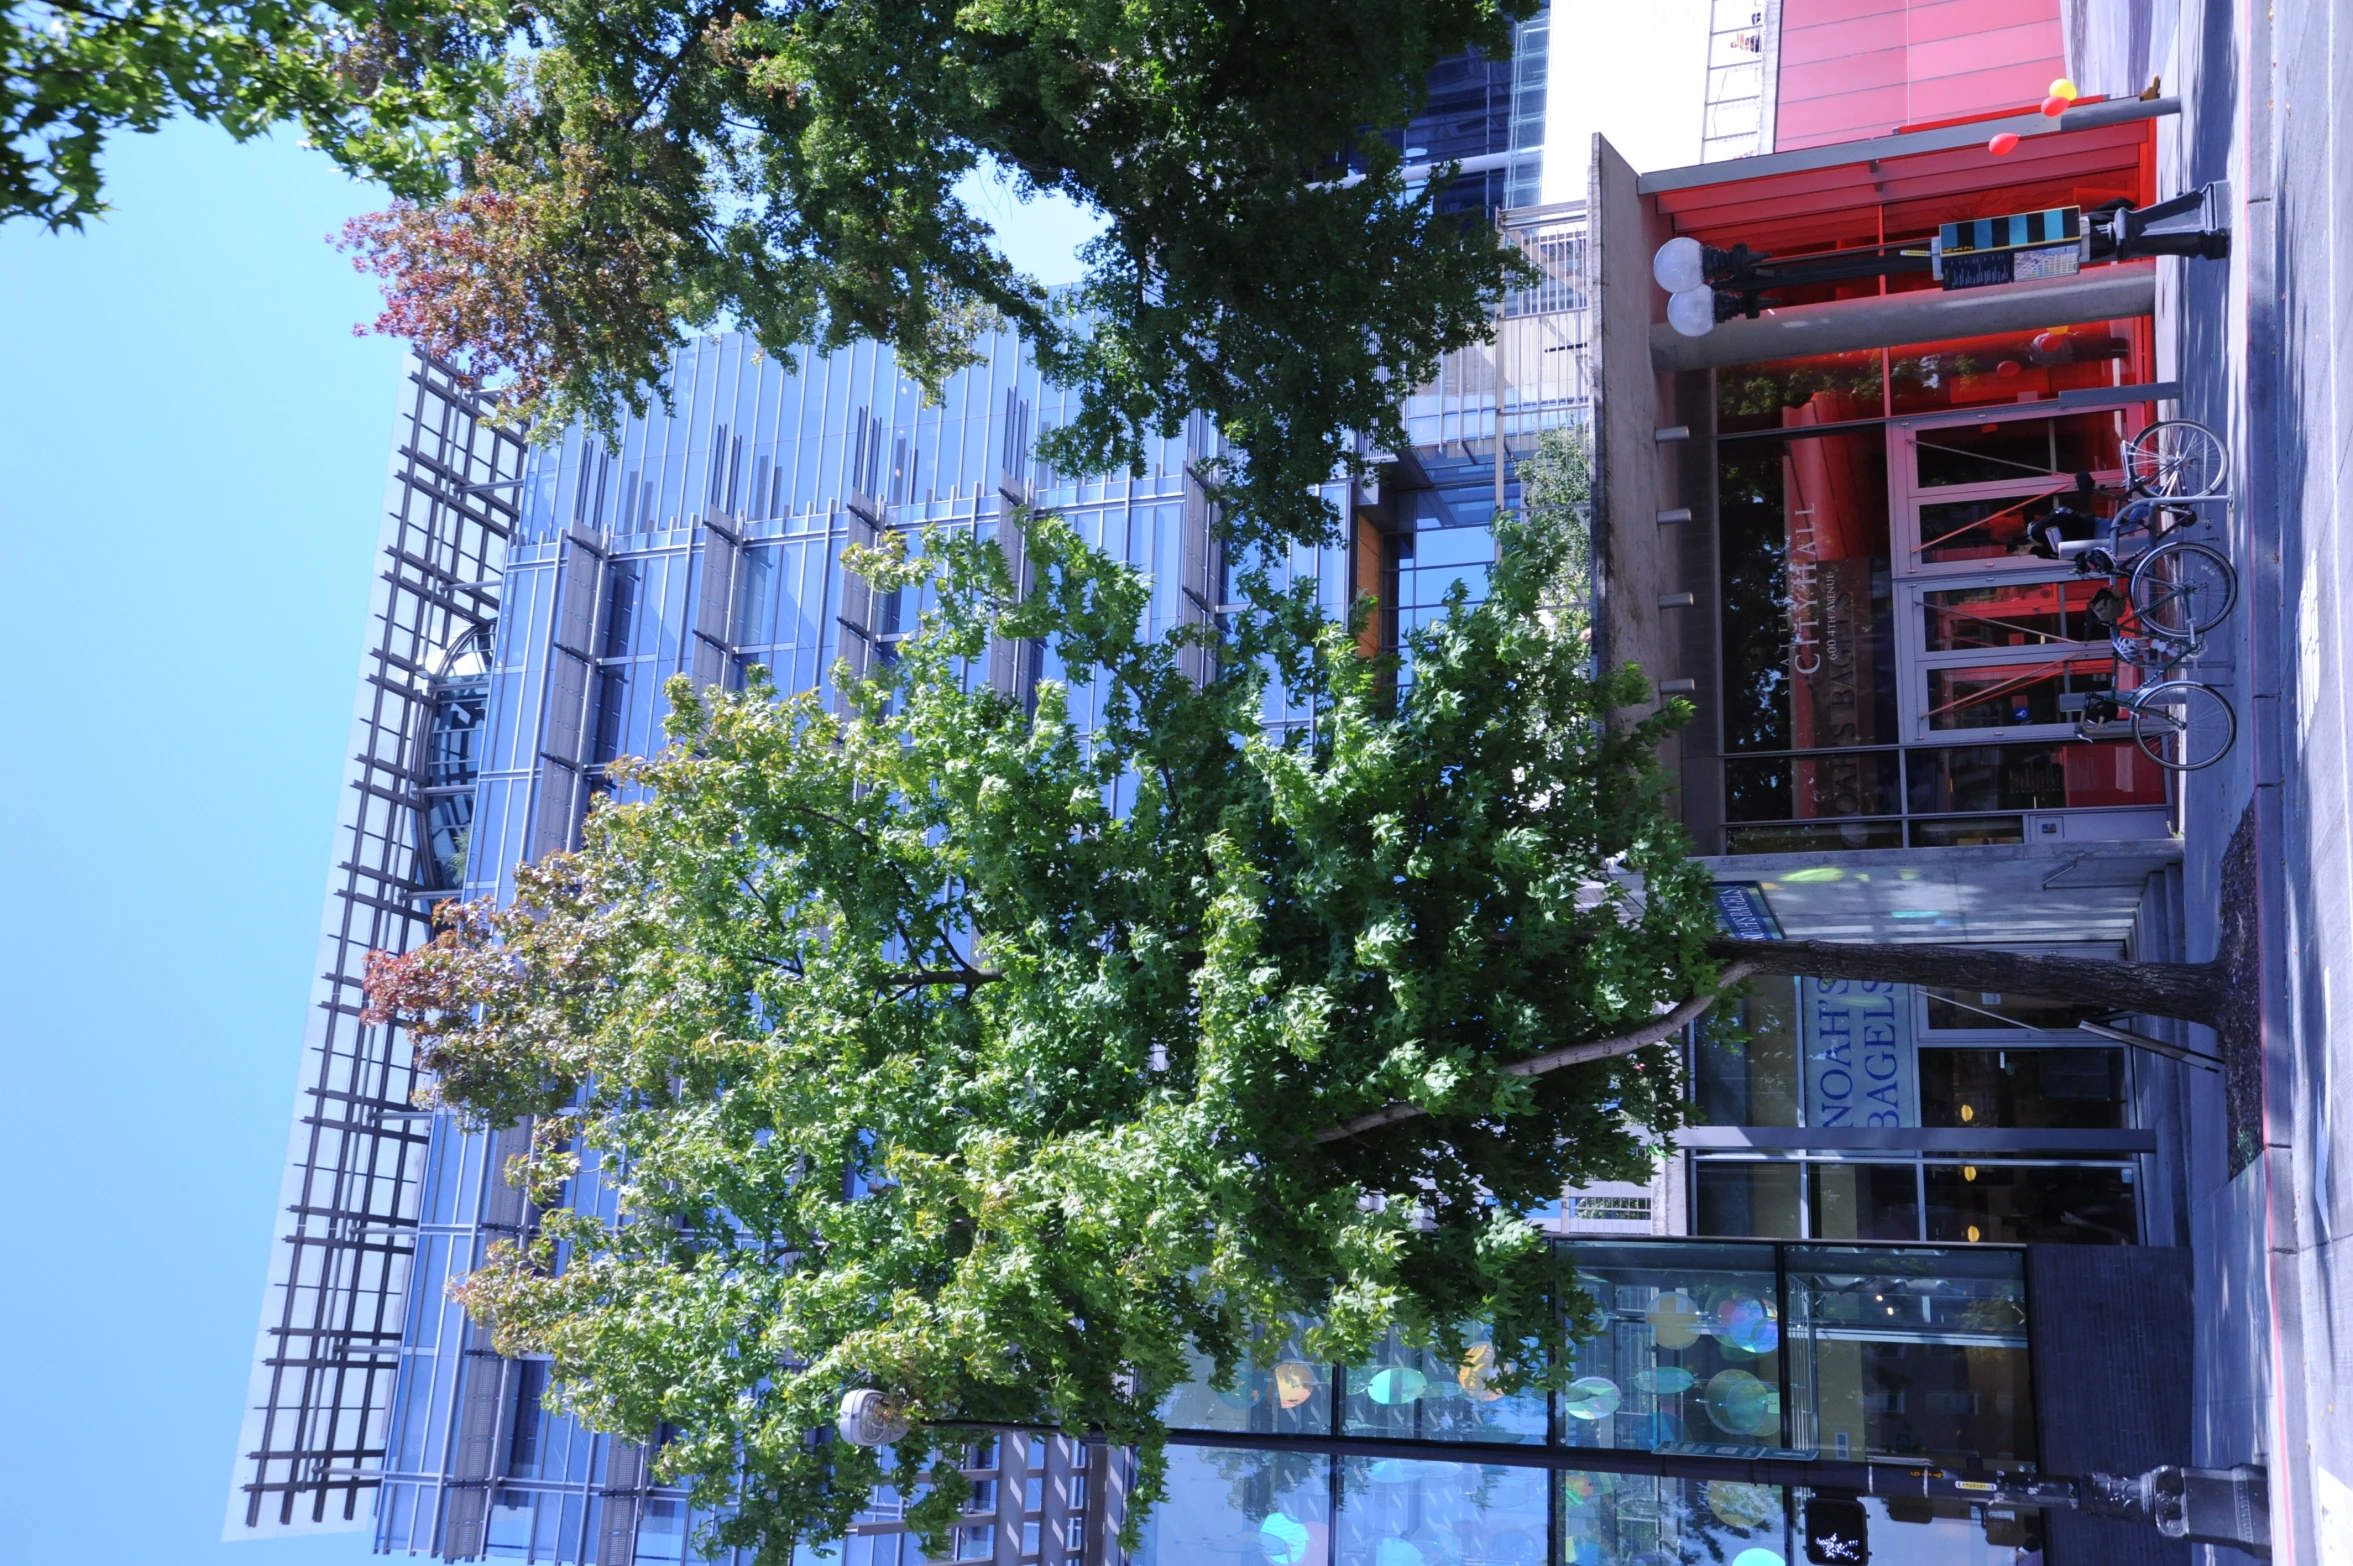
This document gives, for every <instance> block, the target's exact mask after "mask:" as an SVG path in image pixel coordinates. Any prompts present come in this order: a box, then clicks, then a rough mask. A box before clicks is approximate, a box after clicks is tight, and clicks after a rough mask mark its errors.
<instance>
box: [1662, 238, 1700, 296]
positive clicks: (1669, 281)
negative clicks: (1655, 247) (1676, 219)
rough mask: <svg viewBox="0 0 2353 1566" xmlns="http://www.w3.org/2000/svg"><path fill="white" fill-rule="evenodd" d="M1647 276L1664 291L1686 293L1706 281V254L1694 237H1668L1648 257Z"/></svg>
mask: <svg viewBox="0 0 2353 1566" xmlns="http://www.w3.org/2000/svg"><path fill="white" fill-rule="evenodd" d="M1650 275H1651V276H1652V277H1654V278H1657V279H1658V285H1659V287H1661V288H1663V289H1665V290H1666V291H1667V292H1668V293H1670V294H1687V293H1689V292H1691V290H1693V289H1694V288H1697V287H1699V286H1700V285H1701V284H1703V283H1705V282H1706V281H1707V280H1708V273H1707V256H1706V253H1705V252H1703V251H1702V250H1701V249H1700V244H1699V241H1698V240H1696V239H1692V238H1690V237H1688V236H1686V237H1684V238H1682V239H1670V240H1668V241H1667V242H1666V243H1665V244H1663V245H1661V246H1659V253H1658V254H1657V255H1655V256H1652V257H1651V258H1650Z"/></svg>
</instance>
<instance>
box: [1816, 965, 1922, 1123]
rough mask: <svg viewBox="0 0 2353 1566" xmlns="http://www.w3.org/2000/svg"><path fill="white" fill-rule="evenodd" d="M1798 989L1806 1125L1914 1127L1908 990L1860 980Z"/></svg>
mask: <svg viewBox="0 0 2353 1566" xmlns="http://www.w3.org/2000/svg"><path fill="white" fill-rule="evenodd" d="M1798 988H1799V997H1798V1004H1799V1007H1800V1013H1801V1026H1802V1027H1803V1029H1804V1033H1805V1047H1806V1124H1807V1125H1809V1126H1853V1127H1868V1126H1916V1125H1918V1124H1919V1123H1920V1081H1919V1071H1918V1057H1917V1055H1916V1054H1915V1053H1914V1051H1913V1041H1912V992H1911V990H1910V989H1909V988H1907V987H1906V986H1904V985H1900V984H1878V983H1873V982H1871V981H1869V980H1865V979H1807V980H1804V981H1803V982H1802V983H1801V984H1800V985H1799V987H1798Z"/></svg>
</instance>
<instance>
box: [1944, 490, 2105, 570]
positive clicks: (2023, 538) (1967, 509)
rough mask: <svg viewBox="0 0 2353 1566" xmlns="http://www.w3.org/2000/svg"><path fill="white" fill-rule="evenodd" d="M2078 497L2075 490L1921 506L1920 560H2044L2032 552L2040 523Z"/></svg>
mask: <svg viewBox="0 0 2353 1566" xmlns="http://www.w3.org/2000/svg"><path fill="white" fill-rule="evenodd" d="M2072 498H2073V489H2072V487H2069V488H2067V489H2062V490H2051V491H2048V492H2045V493H2041V494H2034V495H1998V496H1995V497H1993V498H1991V499H1986V500H1940V501H1934V502H1931V503H1929V504H1927V505H1923V506H1922V507H1921V508H1920V548H1919V551H1918V555H1917V558H1918V559H1920V560H1923V561H1927V562H1930V563H1932V564H1933V563H1938V562H1943V563H1948V564H1949V563H1951V562H1955V561H1962V560H2007V559H2010V558H2011V557H2013V556H2016V557H2019V558H2021V559H2024V560H2025V561H2026V562H2027V563H2028V564H2030V565H2033V564H2039V563H2040V562H2039V561H2038V560H2037V559H2036V557H2034V556H2033V555H2030V554H2028V553H2027V550H2028V546H2029V545H2030V544H2031V543H2032V542H2033V536H2032V532H2031V530H2032V529H2033V527H2034V526H2035V524H2036V523H2038V522H2040V521H2042V520H2043V518H2045V517H2047V516H2049V515H2050V514H2051V513H2052V512H2053V511H2054V510H2056V509H2058V508H2059V507H2060V506H2062V505H2064V504H2065V503H2066V502H2067V501H2069V500H2070V499H2072Z"/></svg>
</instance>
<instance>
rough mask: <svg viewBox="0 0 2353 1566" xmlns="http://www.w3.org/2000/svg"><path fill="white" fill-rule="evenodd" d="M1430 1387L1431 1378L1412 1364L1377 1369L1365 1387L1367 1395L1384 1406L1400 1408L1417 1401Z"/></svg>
mask: <svg viewBox="0 0 2353 1566" xmlns="http://www.w3.org/2000/svg"><path fill="white" fill-rule="evenodd" d="M1429 1389H1430V1378H1429V1377H1428V1376H1425V1375H1423V1374H1422V1373H1421V1372H1420V1371H1418V1370H1415V1369H1413V1368H1412V1367H1411V1366H1404V1365H1399V1366H1392V1367H1390V1368H1389V1369H1387V1370H1376V1371H1374V1372H1373V1379H1372V1381H1371V1382H1370V1384H1368V1385H1367V1386H1366V1387H1365V1389H1364V1390H1365V1395H1366V1396H1368V1397H1370V1398H1371V1399H1372V1400H1373V1401H1374V1402H1376V1403H1378V1404H1380V1405H1381V1406H1382V1407H1384V1408H1400V1407H1403V1406H1404V1405H1405V1404H1407V1403H1412V1402H1417V1401H1419V1400H1420V1398H1421V1395H1422V1394H1423V1393H1424V1392H1427V1391H1428V1390H1429Z"/></svg>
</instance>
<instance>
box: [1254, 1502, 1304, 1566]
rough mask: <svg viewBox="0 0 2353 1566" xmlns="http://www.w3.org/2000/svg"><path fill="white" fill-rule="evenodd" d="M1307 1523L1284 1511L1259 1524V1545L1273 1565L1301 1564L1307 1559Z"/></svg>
mask: <svg viewBox="0 0 2353 1566" xmlns="http://www.w3.org/2000/svg"><path fill="white" fill-rule="evenodd" d="M1307 1543H1308V1533H1307V1524H1305V1523H1303V1522H1301V1521H1300V1520H1299V1519H1298V1518H1296V1517H1292V1516H1290V1515H1288V1514H1286V1513H1283V1512H1276V1513H1275V1514H1274V1515H1273V1516H1271V1517H1269V1518H1267V1520H1266V1521H1264V1522H1262V1523H1260V1524H1259V1525H1258V1547H1259V1548H1260V1549H1262V1550H1264V1551H1265V1552H1266V1558H1267V1560H1268V1561H1269V1562H1271V1563H1272V1566H1301V1562H1303V1561H1305V1560H1306V1559H1307Z"/></svg>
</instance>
